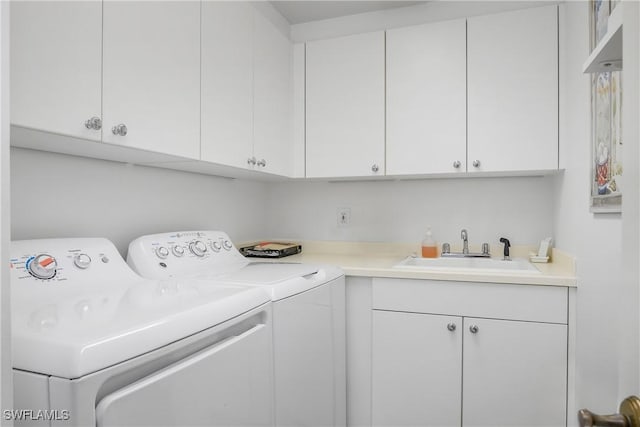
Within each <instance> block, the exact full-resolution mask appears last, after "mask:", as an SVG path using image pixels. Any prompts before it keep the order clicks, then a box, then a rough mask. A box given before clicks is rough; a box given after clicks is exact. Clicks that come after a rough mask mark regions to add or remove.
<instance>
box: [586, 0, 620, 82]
mask: <svg viewBox="0 0 640 427" xmlns="http://www.w3.org/2000/svg"><path fill="white" fill-rule="evenodd" d="M623 8H624V4H623V3H618V5H617V6H616V8H615V9H613V11H612V12H611V16H609V20H608V21H607V27H608V28H607V33H606V34H605V35H604V37H603V38H602V40H600V42H598V45H597V46H596V47H595V49H593V52H591V55H589V58H588V59H587V61H586V62H585V63H584V66H583V67H582V72H583V73H585V74H590V73H600V72H604V71H619V70H622V9H623Z"/></svg>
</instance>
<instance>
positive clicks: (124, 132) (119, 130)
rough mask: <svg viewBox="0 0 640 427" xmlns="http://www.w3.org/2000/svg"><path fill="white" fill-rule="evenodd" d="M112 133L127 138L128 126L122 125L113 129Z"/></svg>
mask: <svg viewBox="0 0 640 427" xmlns="http://www.w3.org/2000/svg"><path fill="white" fill-rule="evenodd" d="M111 132H113V134H114V135H120V136H126V135H127V126H126V125H124V124H122V123H120V124H119V125H117V126H114V127H112V128H111Z"/></svg>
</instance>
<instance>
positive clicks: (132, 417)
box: [4, 238, 274, 427]
mask: <svg viewBox="0 0 640 427" xmlns="http://www.w3.org/2000/svg"><path fill="white" fill-rule="evenodd" d="M11 256H12V258H11V269H10V270H11V293H12V307H11V308H12V346H13V362H14V366H13V367H14V369H13V372H14V403H15V408H14V409H13V410H12V412H11V413H10V416H11V418H13V419H15V420H16V425H47V426H48V425H56V426H59V425H64V426H88V425H94V426H105V427H107V426H124V425H127V426H143V425H149V426H150V425H154V426H159V425H163V426H192V425H193V426H195V425H214V426H247V425H248V426H271V425H273V424H274V409H273V408H274V401H273V396H272V394H273V393H272V390H273V368H272V366H273V362H272V353H273V351H272V327H271V321H272V319H271V317H272V315H271V302H270V298H269V296H268V295H267V294H266V293H265V292H264V291H263V290H260V289H257V288H255V287H247V286H238V285H232V284H231V285H228V286H215V287H213V286H211V285H210V283H208V282H203V281H199V280H195V279H170V280H150V279H143V278H141V277H139V276H138V275H136V274H135V273H134V272H133V271H132V270H131V269H130V268H129V266H128V265H127V264H126V263H125V261H124V259H122V257H121V256H120V254H119V253H118V252H117V250H116V248H115V247H114V246H113V244H112V243H111V242H109V241H108V240H106V239H99V238H96V239H93V238H81V239H42V240H25V241H14V242H12V243H11ZM4 415H5V417H6V416H7V414H6V413H5V414H4Z"/></svg>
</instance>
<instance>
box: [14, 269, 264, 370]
mask: <svg viewBox="0 0 640 427" xmlns="http://www.w3.org/2000/svg"><path fill="white" fill-rule="evenodd" d="M24 296H25V295H24V294H22V295H20V294H19V293H18V295H15V296H14V297H13V298H12V300H13V301H12V338H13V341H12V349H13V362H14V363H13V366H14V368H16V369H22V370H26V371H30V372H38V373H42V374H47V375H54V376H58V377H62V378H70V379H73V378H79V377H82V376H84V375H86V374H89V373H92V372H95V371H98V370H100V369H104V368H107V367H109V366H112V365H116V364H118V363H121V362H123V361H125V360H128V359H131V358H134V357H137V356H139V355H141V354H144V353H147V352H149V351H152V350H155V349H158V348H160V347H163V346H165V345H168V344H170V343H172V342H175V341H178V340H180V339H183V338H185V337H187V336H189V335H193V334H195V333H198V332H201V331H203V330H205V329H207V328H210V327H213V326H216V325H219V324H221V323H224V322H226V321H227V320H229V319H232V318H234V317H236V316H238V315H240V314H243V313H246V312H248V311H250V310H252V309H254V308H256V307H258V306H260V305H262V304H265V303H268V302H269V301H270V298H269V295H268V294H267V293H266V292H265V291H264V290H263V289H260V288H255V287H254V288H252V287H247V286H240V285H232V284H231V285H227V286H211V283H210V282H209V281H198V280H191V279H190V280H187V279H184V280H165V281H155V280H142V279H140V280H139V281H138V282H137V283H127V284H122V283H120V284H115V283H114V284H113V287H112V288H110V289H109V288H100V289H94V290H91V291H85V292H83V293H76V294H75V295H72V294H69V293H64V292H62V293H61V295H60V296H59V297H54V296H52V293H51V292H47V293H46V298H45V297H44V296H43V297H37V296H36V295H34V294H33V293H31V295H30V298H24Z"/></svg>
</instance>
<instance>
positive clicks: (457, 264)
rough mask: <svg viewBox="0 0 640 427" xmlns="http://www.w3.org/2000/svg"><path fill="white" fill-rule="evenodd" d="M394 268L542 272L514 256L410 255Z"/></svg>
mask: <svg viewBox="0 0 640 427" xmlns="http://www.w3.org/2000/svg"><path fill="white" fill-rule="evenodd" d="M393 268H406V269H418V270H436V271H440V270H456V271H468V272H473V271H478V272H489V273H491V272H493V273H527V274H531V273H533V274H535V273H540V270H538V269H537V268H536V267H535V266H534V265H533V264H531V263H530V262H529V261H527V260H526V259H521V258H514V259H512V260H511V261H504V260H501V259H494V258H414V257H408V258H406V259H404V260H402V261H400V262H399V263H398V264H396V265H394V266H393Z"/></svg>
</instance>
